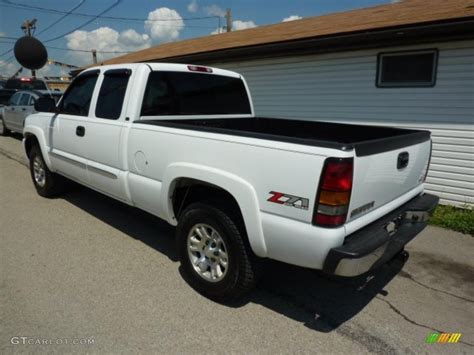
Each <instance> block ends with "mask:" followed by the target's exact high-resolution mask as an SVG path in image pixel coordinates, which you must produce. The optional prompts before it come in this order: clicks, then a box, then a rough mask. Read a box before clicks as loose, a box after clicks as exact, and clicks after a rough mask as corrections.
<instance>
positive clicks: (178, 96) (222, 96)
mask: <svg viewBox="0 0 474 355" xmlns="http://www.w3.org/2000/svg"><path fill="white" fill-rule="evenodd" d="M249 113H250V102H249V98H248V96H247V91H246V90H245V86H244V83H243V81H242V80H241V79H240V78H231V77H227V76H222V75H215V74H202V73H187V72H153V73H151V74H150V76H149V77H148V82H147V86H146V90H145V96H144V98H143V103H142V113H141V114H142V116H159V115H218V114H249Z"/></svg>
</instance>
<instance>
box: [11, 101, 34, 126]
mask: <svg viewBox="0 0 474 355" xmlns="http://www.w3.org/2000/svg"><path fill="white" fill-rule="evenodd" d="M31 97H32V96H31V95H30V94H28V93H26V92H24V93H23V94H22V95H21V98H20V101H19V102H18V106H17V110H16V115H15V127H16V128H17V130H18V131H20V132H21V131H23V127H24V124H23V123H24V121H25V118H26V116H28V115H29V110H30V106H28V105H29V103H30V100H31Z"/></svg>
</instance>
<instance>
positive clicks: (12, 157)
mask: <svg viewBox="0 0 474 355" xmlns="http://www.w3.org/2000/svg"><path fill="white" fill-rule="evenodd" d="M0 154H1V155H3V156H4V157H5V158H8V159H11V160H13V161H16V162H17V163H20V164H21V165H23V166H26V167H28V163H27V162H26V161H25V160H24V159H22V158H19V157H18V156H17V155H13V154H11V153H10V152H8V151H6V150H4V149H2V148H0Z"/></svg>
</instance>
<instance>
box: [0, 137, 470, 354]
mask: <svg viewBox="0 0 474 355" xmlns="http://www.w3.org/2000/svg"><path fill="white" fill-rule="evenodd" d="M22 163H23V164H24V163H26V161H25V160H24V158H23V155H22V151H21V141H20V140H19V138H18V137H17V138H13V137H6V138H4V137H0V208H1V214H0V236H1V237H0V240H1V247H0V271H1V286H0V299H1V313H0V316H1V329H0V335H1V336H0V352H2V353H10V352H56V353H63V352H80V353H83V352H94V353H102V352H108V353H110V352H127V353H130V352H131V353H138V352H142V353H143V352H145V353H153V352H170V351H171V352H173V353H176V352H185V351H186V352H193V353H204V352H210V353H223V352H237V353H249V352H251V353H275V352H277V353H289V352H292V353H293V352H301V353H313V352H322V353H372V352H374V353H418V352H436V353H446V352H448V353H472V352H473V351H474V326H473V324H474V322H473V320H474V307H473V305H474V287H473V285H474V259H473V255H474V253H473V252H474V240H473V238H472V237H471V236H468V235H463V234H459V233H455V232H451V231H447V230H444V229H440V228H435V227H428V228H427V229H426V230H425V231H424V232H423V233H422V234H420V236H418V237H417V238H416V239H415V240H414V241H413V242H411V243H410V244H409V246H408V248H407V250H408V251H409V253H410V258H409V259H408V261H407V262H406V264H405V265H404V266H403V265H402V263H401V262H394V263H392V264H391V265H389V266H386V267H383V268H381V269H380V270H379V271H378V272H376V273H375V274H374V277H373V278H372V279H371V280H370V281H369V282H368V283H365V282H364V281H365V280H360V279H356V280H350V281H341V280H333V279H331V278H329V277H326V276H324V275H321V274H319V273H317V272H314V271H311V270H306V269H301V268H297V267H292V266H289V265H284V264H281V263H276V262H268V263H266V265H265V268H266V276H265V278H264V279H263V280H262V282H261V283H260V285H259V287H258V288H257V290H255V292H253V293H252V294H251V295H249V296H248V297H247V298H246V299H244V300H243V301H242V302H241V303H239V304H234V305H220V304H217V303H214V302H211V301H209V300H207V299H205V298H203V297H202V296H200V295H199V294H197V293H196V292H195V291H193V290H192V289H191V288H190V287H189V286H188V285H187V284H186V283H185V282H184V281H183V279H182V278H181V276H180V272H179V263H178V262H177V261H176V254H175V251H174V241H173V228H171V227H169V226H168V225H167V224H166V223H164V222H162V221H160V220H159V219H157V218H155V217H153V216H151V215H149V214H147V213H144V212H141V211H139V210H137V209H133V208H130V207H128V206H125V205H122V204H120V203H119V202H116V201H114V200H112V199H110V198H107V197H104V196H102V195H100V194H98V193H96V192H93V191H91V190H89V189H86V188H81V187H76V188H74V189H73V190H72V191H70V192H68V193H67V194H65V195H64V196H62V197H60V198H57V199H50V200H48V199H44V198H41V197H39V196H38V195H37V194H36V192H35V190H34V187H33V185H32V183H31V181H30V176H29V172H28V170H27V169H26V168H25V166H23V165H22ZM402 266H403V269H401V267H402ZM434 331H438V332H456V333H462V337H461V343H458V344H431V345H430V344H425V338H426V336H427V335H428V334H429V333H432V332H434ZM12 337H15V338H14V339H13V341H12ZM21 337H27V338H21ZM37 339H39V340H40V343H41V342H42V341H44V340H45V342H43V343H41V344H37V343H38V341H37ZM28 341H29V342H32V344H28ZM12 342H13V343H15V344H12ZM23 342H26V344H25V345H24V344H23ZM66 342H67V344H66ZM73 342H78V343H79V344H73ZM81 342H82V343H84V344H81ZM88 342H89V343H88Z"/></svg>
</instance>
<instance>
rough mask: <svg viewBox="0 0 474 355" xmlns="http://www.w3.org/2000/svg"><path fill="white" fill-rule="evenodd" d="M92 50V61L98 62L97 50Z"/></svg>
mask: <svg viewBox="0 0 474 355" xmlns="http://www.w3.org/2000/svg"><path fill="white" fill-rule="evenodd" d="M91 52H92V62H93V63H94V64H97V50H95V49H92V50H91Z"/></svg>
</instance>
